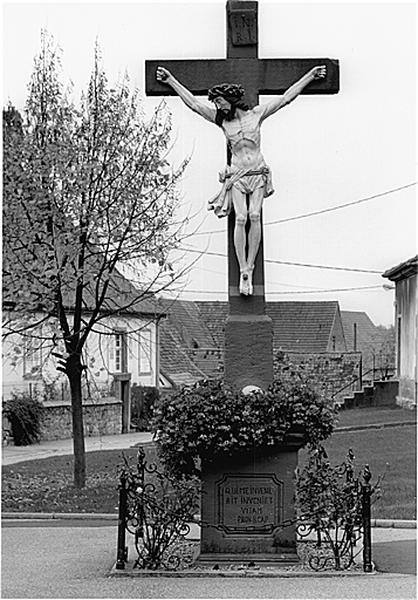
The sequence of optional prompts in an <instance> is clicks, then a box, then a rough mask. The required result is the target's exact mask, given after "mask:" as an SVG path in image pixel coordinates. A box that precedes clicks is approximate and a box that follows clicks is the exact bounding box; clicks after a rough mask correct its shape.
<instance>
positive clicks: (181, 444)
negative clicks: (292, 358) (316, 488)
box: [154, 372, 334, 475]
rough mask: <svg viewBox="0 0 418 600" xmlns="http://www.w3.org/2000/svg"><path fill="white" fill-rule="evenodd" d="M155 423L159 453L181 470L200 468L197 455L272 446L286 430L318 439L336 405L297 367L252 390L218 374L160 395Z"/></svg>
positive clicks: (324, 434)
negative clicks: (218, 377)
mask: <svg viewBox="0 0 418 600" xmlns="http://www.w3.org/2000/svg"><path fill="white" fill-rule="evenodd" d="M154 425H155V429H156V439H157V443H158V447H159V454H160V458H161V459H162V461H163V462H164V464H165V465H166V467H167V468H168V470H169V471H171V472H174V473H177V474H178V475H191V474H198V473H199V470H198V462H199V461H198V459H203V460H205V461H206V462H210V461H211V460H213V459H215V458H216V457H218V456H220V455H232V454H234V453H237V452H240V453H242V452H246V451H251V450H254V449H256V448H257V449H263V448H266V449H267V448H269V447H270V448H271V447H273V446H276V445H279V444H281V443H283V442H284V441H285V437H286V434H289V433H292V432H299V433H303V434H304V443H305V444H307V443H317V442H319V441H321V440H324V439H325V438H327V437H328V436H329V435H330V434H331V433H332V430H333V425H334V410H333V409H332V408H330V407H329V406H328V405H327V403H326V401H325V400H324V398H323V397H321V396H320V395H319V394H318V393H317V392H316V391H315V390H314V389H313V388H312V387H311V386H310V385H309V383H307V382H306V381H305V380H304V379H303V378H302V377H300V376H299V374H298V373H297V372H289V373H283V374H282V375H281V377H280V379H278V380H275V381H273V383H272V384H271V385H270V386H269V388H268V389H267V391H266V392H264V391H262V390H256V391H253V392H251V393H250V394H248V395H245V394H244V393H242V392H241V391H237V390H235V389H233V388H231V387H229V386H228V385H227V384H225V383H223V382H222V381H219V380H203V381H199V382H197V383H196V384H194V385H193V386H188V387H183V388H182V389H180V390H179V391H177V392H175V393H174V394H173V395H172V396H170V397H168V398H165V399H163V400H162V401H161V403H160V405H159V408H158V410H157V412H156V415H155V419H154Z"/></svg>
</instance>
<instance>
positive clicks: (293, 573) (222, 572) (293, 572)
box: [108, 563, 379, 578]
mask: <svg viewBox="0 0 418 600" xmlns="http://www.w3.org/2000/svg"><path fill="white" fill-rule="evenodd" d="M371 575H372V576H376V575H379V574H378V573H377V572H376V571H375V570H373V571H372V572H371V573H364V572H363V571H361V570H360V569H359V570H353V571H333V570H327V571H312V570H311V569H306V570H303V569H302V568H300V567H298V566H285V565H282V566H280V567H279V566H277V565H276V566H267V565H263V566H261V567H258V568H257V566H256V567H243V566H239V565H231V566H229V567H228V568H227V567H225V568H219V569H213V567H199V566H192V567H190V568H189V569H183V570H179V571H165V570H164V571H163V570H152V571H151V570H145V569H142V570H141V569H134V568H133V563H128V564H127V565H126V568H125V569H123V570H118V569H116V563H115V565H114V566H113V567H112V569H111V570H110V572H109V575H108V576H109V577H139V578H141V577H142V578H144V577H151V578H161V577H164V578H166V577H180V578H184V577H191V578H203V577H206V578H214V577H226V578H231V577H234V578H237V577H239V578H241V577H259V578H271V577H281V578H290V577H309V578H312V577H370V576H371Z"/></svg>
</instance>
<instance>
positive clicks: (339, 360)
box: [274, 352, 361, 400]
mask: <svg viewBox="0 0 418 600" xmlns="http://www.w3.org/2000/svg"><path fill="white" fill-rule="evenodd" d="M285 364H290V365H295V366H300V367H303V372H304V373H305V374H306V375H307V376H308V378H309V380H310V381H311V382H312V383H313V384H314V385H315V387H317V388H318V389H319V390H320V391H321V392H323V393H324V394H325V395H326V397H327V398H329V399H330V400H331V399H333V400H338V399H340V398H343V397H344V396H347V395H348V394H350V392H351V391H353V389H356V390H357V389H359V387H360V382H359V381H357V382H355V383H352V382H353V381H354V380H355V379H356V378H357V377H358V376H359V374H360V368H361V353H360V352H321V353H312V354H308V353H305V352H303V353H302V352H275V356H274V367H275V373H276V374H277V373H278V372H279V370H280V368H282V367H283V365H285ZM341 388H344V389H343V390H342V391H339V390H341Z"/></svg>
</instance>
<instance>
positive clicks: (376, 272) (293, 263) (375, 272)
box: [180, 246, 382, 275]
mask: <svg viewBox="0 0 418 600" xmlns="http://www.w3.org/2000/svg"><path fill="white" fill-rule="evenodd" d="M180 250H183V251H184V252H195V253H198V254H202V255H203V254H204V255H209V256H220V257H222V258H226V254H222V252H211V251H210V250H204V251H202V250H197V249H196V248H190V247H189V246H183V247H181V248H180ZM264 262H266V263H271V264H275V265H290V266H292V267H308V268H310V269H328V270H331V271H351V272H353V273H373V274H376V275H381V274H382V272H381V271H376V270H374V269H356V268H354V267H331V266H329V265H313V264H310V263H297V262H290V261H286V260H273V259H269V258H265V259H264Z"/></svg>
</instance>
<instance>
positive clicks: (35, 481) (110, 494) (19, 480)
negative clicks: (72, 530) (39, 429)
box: [2, 409, 416, 519]
mask: <svg viewBox="0 0 418 600" xmlns="http://www.w3.org/2000/svg"><path fill="white" fill-rule="evenodd" d="M347 412H349V411H347ZM351 412H352V413H353V415H352V417H351V418H354V417H355V415H354V413H361V415H362V417H363V420H362V421H359V422H362V423H363V424H364V423H365V422H367V420H366V416H367V412H369V411H367V409H362V410H360V411H351ZM406 412H409V411H406ZM358 418H359V417H358ZM369 418H372V417H369ZM389 420H394V421H395V420H402V419H398V418H396V419H389ZM370 422H373V421H370ZM343 424H344V425H345V424H348V423H341V422H340V425H343ZM326 448H327V451H328V456H329V458H330V461H331V462H332V463H333V464H334V463H335V464H337V463H340V462H341V461H342V460H344V458H345V455H346V453H347V450H348V449H349V448H352V449H353V451H354V454H355V456H356V459H357V460H356V462H357V465H358V467H359V468H361V467H362V466H363V465H365V464H368V465H369V466H370V469H371V472H372V474H373V479H372V481H374V480H375V478H376V477H377V476H378V475H379V474H383V473H384V472H385V468H386V467H385V466H386V463H389V469H388V471H387V473H386V476H385V480H384V482H383V485H382V488H383V495H382V498H381V499H380V500H379V501H378V502H376V503H375V504H374V505H373V508H372V517H373V518H381V519H387V518H397V519H415V518H416V425H414V424H413V423H411V425H410V426H409V425H408V426H402V427H393V428H392V427H391V428H385V429H383V428H382V429H370V430H362V431H351V432H336V433H334V434H333V436H332V437H331V438H330V439H329V440H328V441H327V443H326ZM124 452H125V454H126V455H127V456H131V457H135V455H136V450H135V449H130V450H126V451H124ZM149 453H150V459H151V460H153V459H154V458H155V449H154V448H153V447H152V446H151V447H150V448H149ZM86 456H87V473H88V478H87V486H86V488H85V489H83V490H77V489H75V488H74V486H73V485H72V472H73V460H72V457H70V456H54V457H52V458H45V459H42V460H34V461H27V462H22V463H17V464H15V465H10V466H6V467H3V470H2V482H3V483H2V510H3V511H13V512H93V513H116V512H117V503H118V491H117V485H118V477H117V471H118V466H120V465H121V464H122V453H121V451H120V450H107V451H106V450H105V451H98V452H89V453H87V455H86ZM305 456H306V454H305V452H304V451H301V453H300V463H303V460H304V457H305Z"/></svg>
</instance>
